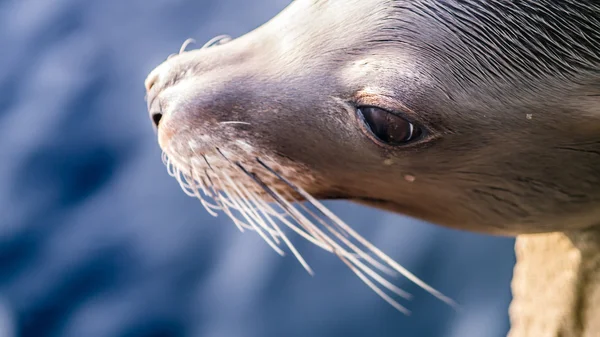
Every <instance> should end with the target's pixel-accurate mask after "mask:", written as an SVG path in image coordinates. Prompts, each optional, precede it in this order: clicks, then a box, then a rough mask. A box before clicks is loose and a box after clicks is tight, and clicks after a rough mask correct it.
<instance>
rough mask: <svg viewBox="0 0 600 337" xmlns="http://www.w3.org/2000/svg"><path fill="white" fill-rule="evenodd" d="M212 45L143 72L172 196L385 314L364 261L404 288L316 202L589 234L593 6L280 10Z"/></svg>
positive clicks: (594, 220)
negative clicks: (337, 261) (228, 221)
mask: <svg viewBox="0 0 600 337" xmlns="http://www.w3.org/2000/svg"><path fill="white" fill-rule="evenodd" d="M213 42H216V43H212V42H211V44H210V46H205V48H200V49H196V50H191V51H184V50H182V51H181V52H180V53H179V54H176V55H174V56H173V57H171V58H169V59H168V60H167V61H165V62H164V63H163V64H161V65H160V66H158V67H157V68H156V69H154V70H153V71H152V72H151V73H150V75H149V76H148V78H147V80H146V83H145V85H146V89H147V102H148V110H149V112H150V115H151V119H152V121H153V123H154V125H155V126H156V127H157V132H158V140H159V144H160V146H161V148H162V149H163V151H164V153H165V160H166V162H167V164H168V166H169V168H170V170H171V173H172V174H173V175H174V176H176V177H177V178H178V180H179V181H180V183H181V184H182V186H183V187H184V189H185V190H186V192H187V193H189V194H190V195H195V196H198V197H200V198H201V200H202V202H203V203H204V204H205V206H206V207H207V209H209V210H210V211H211V212H212V210H214V209H221V210H224V211H225V212H226V213H227V214H228V215H230V216H231V217H232V218H233V219H234V221H235V223H236V224H237V225H238V226H239V227H240V229H244V228H252V229H254V230H256V231H258V232H259V234H260V235H262V236H263V238H265V240H267V242H269V243H270V244H271V245H272V246H273V247H274V248H275V249H279V248H278V247H279V246H278V243H279V242H280V240H281V241H283V242H284V243H286V244H288V245H289V242H288V241H287V240H286V239H285V236H284V235H283V233H282V232H281V230H280V228H279V227H278V226H277V225H275V224H273V223H272V222H271V221H272V220H273V219H277V220H285V221H288V223H285V222H284V225H285V226H287V227H289V228H291V229H292V230H294V231H296V232H297V233H299V234H301V235H303V236H304V237H306V238H307V239H309V240H312V241H313V242H314V243H316V244H318V245H320V246H321V247H322V248H324V249H327V250H330V251H332V252H334V253H336V254H338V255H339V256H340V258H342V260H343V261H344V262H345V263H347V264H348V265H349V266H350V267H352V268H353V270H355V272H357V274H358V275H359V277H361V278H363V280H365V282H367V283H368V284H369V285H370V286H372V288H374V289H375V290H376V291H378V293H379V294H380V295H382V296H383V297H384V298H385V299H386V300H388V301H389V302H390V303H392V304H394V305H395V306H396V307H397V308H402V307H401V306H399V305H398V304H397V302H395V301H394V300H392V299H391V298H389V297H386V296H387V295H386V294H385V293H383V292H381V288H379V287H378V286H377V285H376V284H374V283H369V282H370V279H369V278H368V277H367V276H369V277H371V278H374V280H375V281H376V283H378V284H379V285H381V286H383V288H386V289H388V290H392V291H393V292H395V293H397V294H400V295H405V294H403V293H402V292H401V291H400V290H399V289H397V288H395V287H394V286H393V285H392V284H389V283H387V281H386V280H385V279H381V278H379V274H377V273H375V272H373V269H371V267H373V268H375V269H379V270H382V271H384V272H385V271H389V270H388V269H387V268H388V267H390V268H391V269H395V270H397V271H401V272H403V273H405V275H408V276H409V277H411V278H413V280H415V281H417V282H420V281H419V280H418V279H416V278H415V277H414V276H413V275H412V274H410V273H408V272H406V271H404V270H402V269H401V267H400V266H398V265H397V264H395V263H394V262H393V261H391V260H390V259H389V258H387V257H386V256H385V255H384V254H383V253H382V252H380V251H379V250H377V248H375V247H373V246H371V245H369V244H368V242H366V241H365V240H364V239H362V238H361V237H360V236H358V234H357V233H355V232H354V231H352V229H351V228H349V227H347V226H346V225H345V224H343V223H342V222H341V221H340V220H339V219H337V218H336V217H335V216H334V215H333V214H331V213H330V212H328V210H327V209H326V208H324V207H323V206H322V205H321V204H320V203H319V202H318V199H348V200H353V201H356V202H359V203H363V204H368V205H371V206H373V207H377V208H381V209H385V210H390V211H394V212H399V213H402V214H406V215H409V216H413V217H417V218H420V219H423V220H426V221H429V222H432V223H436V224H440V225H443V226H448V227H451V228H456V229H462V230H469V231H476V232H483V233H490V234H498V235H523V234H536V233H551V232H557V231H558V232H573V233H581V232H585V231H595V230H598V227H599V225H600V220H599V219H600V169H599V168H600V47H599V46H600V4H598V3H597V2H595V1H591V0H587V1H572V0H568V1H567V0H565V1H518V2H507V1H499V0H493V1H475V0H464V1H428V0H415V1H403V0H395V1H394V0H373V1H360V0H345V1H342V0H296V1H294V2H292V3H291V4H290V5H289V6H288V7H287V8H286V9H284V10H283V11H282V12H281V13H280V14H278V15H277V16H276V17H275V18H273V19H272V20H270V21H269V22H267V23H266V24H264V25H263V26H261V27H259V28H257V29H255V30H254V31H252V32H250V33H248V34H246V35H243V36H241V37H239V38H237V39H233V40H226V41H221V42H219V41H218V40H217V41H213ZM183 49H185V48H183ZM202 195H205V196H209V197H211V198H213V199H214V202H209V201H207V199H205V197H203V196H202ZM297 200H305V201H308V202H309V203H310V204H312V205H313V206H315V207H316V210H313V211H310V210H308V209H305V208H302V207H304V206H295V205H296V204H291V203H290V202H291V201H297ZM270 201H275V202H276V203H277V204H278V206H279V209H275V208H274V207H271V206H269V205H268V204H267V203H266V202H270ZM294 207H297V208H294ZM234 211H239V212H240V214H241V215H236V214H237V213H236V214H234V213H235V212H234ZM281 212H283V213H285V214H287V217H284V216H283V215H282V214H281ZM311 216H312V218H311V219H309V218H310V217H311ZM286 219H290V220H286ZM326 221H329V222H326ZM319 228H320V229H319ZM328 230H329V232H327V231H328ZM346 236H348V237H352V238H355V239H357V240H358V241H357V242H358V243H359V244H361V245H362V246H361V247H362V248H364V249H359V248H361V247H356V246H353V245H354V243H353V242H355V241H352V242H351V241H349V239H347V238H346ZM345 240H346V241H347V242H346V241H345ZM334 241H335V242H334ZM355 248H356V249H355ZM290 249H292V251H293V252H294V253H296V252H295V251H294V249H293V246H291V245H290ZM365 251H370V252H373V253H374V254H375V256H376V257H377V258H379V260H376V259H374V258H371V257H370V255H367V254H365V253H364V252H365ZM296 255H297V256H298V257H299V260H300V261H301V262H302V263H303V264H304V265H305V267H306V268H307V269H308V270H310V269H309V267H308V265H306V262H305V261H303V260H302V258H301V256H299V255H298V254H296ZM363 263H364V264H363ZM361 264H362V265H361ZM365 264H368V265H369V266H371V267H369V266H365ZM420 284H421V285H423V286H425V287H426V285H424V284H422V283H420ZM428 289H429V290H430V291H432V292H434V293H435V290H433V289H430V288H428ZM435 294H436V295H438V296H440V298H442V299H444V300H447V301H448V302H450V300H449V299H447V298H444V297H443V295H441V294H439V293H435ZM582 324H584V323H582Z"/></svg>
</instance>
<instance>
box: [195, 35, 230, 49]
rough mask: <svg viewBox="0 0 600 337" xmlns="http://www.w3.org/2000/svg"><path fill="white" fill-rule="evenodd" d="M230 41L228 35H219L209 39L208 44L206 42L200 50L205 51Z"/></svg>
mask: <svg viewBox="0 0 600 337" xmlns="http://www.w3.org/2000/svg"><path fill="white" fill-rule="evenodd" d="M229 41H231V37H230V36H229V35H219V36H215V37H213V38H212V39H210V40H209V41H208V42H206V43H205V44H204V45H203V46H202V47H201V48H200V49H206V48H210V47H213V46H218V45H220V44H223V43H226V42H229Z"/></svg>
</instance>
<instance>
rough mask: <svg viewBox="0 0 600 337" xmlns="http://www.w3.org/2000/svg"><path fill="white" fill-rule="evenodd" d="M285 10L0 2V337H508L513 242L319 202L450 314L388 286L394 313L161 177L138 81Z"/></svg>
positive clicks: (176, 3) (263, 0) (350, 280)
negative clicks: (395, 301) (195, 48)
mask: <svg viewBox="0 0 600 337" xmlns="http://www.w3.org/2000/svg"><path fill="white" fill-rule="evenodd" d="M288 2H289V0H288V1H283V0H251V1H244V0H129V1H122V0H102V1H99V0H98V1H89V0H87V1H84V0H4V1H0V46H1V47H0V50H1V52H0V65H1V66H0V67H1V68H0V140H2V141H1V142H0V149H1V154H2V164H1V165H0V266H1V268H0V337H14V336H24V337H30V336H31V337H34V336H35V337H45V336H61V337H62V336H64V337H105V336H106V337H108V336H110V337H115V336H116V337H121V336H122V337H134V336H135V337H163V336H164V337H166V336H169V337H170V336H210V337H255V336H256V337H272V336H273V337H280V336H302V337H307V336H311V337H312V336H344V337H353V336H409V337H410V336H432V337H436V336H453V337H465V336H505V334H506V332H507V331H508V315H507V308H508V304H509V301H510V288H509V286H510V277H511V274H512V266H513V263H514V254H513V247H512V245H513V240H512V239H507V238H494V237H489V236H482V235H475V234H470V233H463V232H458V231H451V230H448V229H444V228H440V227H437V226H433V225H430V224H425V223H422V222H418V221H416V220H412V219H407V218H405V217H401V216H399V215H394V214H389V213H384V212H380V211H376V210H373V209H368V208H366V207H359V206H357V205H353V204H350V203H346V202H333V203H329V205H330V206H331V207H332V209H333V210H334V211H335V212H337V213H338V214H339V215H340V216H341V217H342V218H343V219H345V220H346V221H347V222H348V223H350V224H351V225H352V226H353V227H354V228H356V229H357V230H358V231H359V232H360V233H362V234H364V235H365V236H366V237H367V238H369V239H370V240H372V241H373V242H374V243H375V244H376V245H378V246H379V247H380V248H381V249H382V250H383V251H385V252H387V253H388V254H389V255H390V256H392V258H394V259H395V260H396V261H398V262H400V263H401V264H402V265H404V266H405V267H407V268H408V269H409V270H411V271H413V272H414V273H416V274H417V275H418V276H420V277H421V278H422V279H424V280H425V281H426V282H429V283H430V284H432V285H433V286H434V287H436V288H438V289H440V290H441V291H443V292H444V293H445V294H447V295H449V296H451V297H452V298H453V299H455V300H457V301H458V302H459V303H460V304H461V305H462V311H455V310H453V309H452V308H450V307H448V306H447V305H445V304H443V303H442V302H440V301H438V300H437V299H435V298H434V297H432V296H431V295H429V294H427V293H426V292H424V291H423V290H421V289H419V288H418V287H416V286H415V285H414V284H411V283H410V282H408V281H406V280H403V279H400V280H399V281H398V284H399V285H401V286H402V287H403V288H405V289H407V290H408V291H410V292H412V293H413V294H414V295H415V298H414V299H413V300H412V301H410V302H406V301H405V302H402V303H403V304H404V305H406V306H407V307H408V308H409V309H410V310H412V311H413V314H412V316H404V315H402V314H400V313H399V312H397V311H395V310H394V309H393V308H392V307H391V306H389V305H388V304H387V303H385V302H384V301H383V300H381V299H380V298H379V297H378V296H376V295H375V294H374V293H373V292H372V291H371V290H370V289H369V288H368V287H367V286H366V285H364V284H363V283H361V281H360V280H359V279H358V278H357V277H356V276H355V275H354V274H352V273H351V272H350V271H349V270H348V269H347V267H346V266H345V265H344V264H343V263H341V262H340V261H339V260H338V259H337V258H336V257H335V256H333V255H331V254H329V253H327V252H324V251H322V250H320V249H318V248H316V247H314V246H311V245H310V244H309V243H307V242H304V241H303V240H301V239H300V238H297V237H293V241H294V243H295V244H296V245H297V247H298V248H299V250H300V251H301V252H303V254H304V256H305V257H306V259H307V260H308V262H309V263H310V264H311V266H312V267H313V269H314V270H315V272H316V276H315V277H311V276H309V275H308V274H307V273H306V272H305V271H304V270H303V269H302V267H301V266H300V264H298V263H297V261H295V260H294V259H293V257H292V256H291V255H288V256H287V257H285V258H281V257H279V256H278V255H277V254H275V253H274V252H273V251H272V250H271V249H270V248H269V247H268V246H267V244H265V243H264V242H263V241H262V240H261V238H260V237H259V236H258V235H256V234H255V233H248V234H242V233H240V232H238V231H237V229H236V228H235V226H234V225H233V224H232V223H231V221H230V220H229V219H228V218H227V217H225V216H220V217H218V218H212V217H211V216H209V215H208V214H207V213H206V212H205V211H204V209H203V208H202V207H201V205H200V204H199V203H198V202H197V201H195V200H193V199H191V198H188V197H187V196H185V195H184V194H183V192H181V191H180V189H179V186H178V184H177V182H176V181H175V180H174V179H172V178H171V177H169V176H168V175H167V173H166V170H165V168H164V166H163V164H162V163H161V160H160V150H159V147H158V145H157V142H156V139H155V135H154V132H153V131H152V128H151V124H150V121H149V119H148V117H147V112H146V107H145V102H144V88H143V80H144V78H145V77H146V75H147V74H148V72H149V71H150V70H152V68H154V67H155V66H156V65H158V64H159V63H160V62H161V61H163V60H164V59H165V58H166V57H167V55H168V54H170V53H173V52H176V51H178V50H179V47H180V45H181V43H182V42H183V41H184V40H185V39H186V38H188V37H192V38H195V39H196V40H197V41H198V43H199V44H202V43H203V42H205V41H207V40H209V39H210V38H212V37H213V36H215V35H218V34H222V33H226V34H230V35H232V36H234V37H235V36H239V35H241V34H243V33H245V32H247V31H249V30H251V29H253V28H255V27H257V26H258V25H260V24H262V23H263V22H265V21H266V20H268V19H269V18H271V17H272V16H273V15H275V14H276V13H277V12H279V11H280V10H281V9H282V8H283V7H284V6H286V5H287V4H288Z"/></svg>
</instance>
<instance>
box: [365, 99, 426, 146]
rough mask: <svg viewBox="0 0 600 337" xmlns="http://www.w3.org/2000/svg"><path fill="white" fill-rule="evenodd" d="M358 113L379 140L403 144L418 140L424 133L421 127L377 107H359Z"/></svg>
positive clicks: (392, 143)
mask: <svg viewBox="0 0 600 337" xmlns="http://www.w3.org/2000/svg"><path fill="white" fill-rule="evenodd" d="M358 115H359V117H361V119H362V120H363V121H364V123H365V126H366V127H367V128H368V129H369V130H370V131H371V133H372V134H373V135H374V136H375V137H376V138H378V139H379V141H381V142H383V143H386V144H390V145H402V144H406V143H409V142H411V141H413V140H417V139H419V138H420V137H421V135H422V134H423V132H422V130H421V128H419V127H418V126H416V125H414V124H412V123H411V122H409V121H407V120H406V119H404V118H402V117H400V116H398V115H395V114H393V113H391V112H389V111H386V110H383V109H380V108H376V107H359V108H358Z"/></svg>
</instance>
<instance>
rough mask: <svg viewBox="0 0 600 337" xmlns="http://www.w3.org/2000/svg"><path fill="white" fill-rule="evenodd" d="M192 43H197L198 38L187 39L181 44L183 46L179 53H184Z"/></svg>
mask: <svg viewBox="0 0 600 337" xmlns="http://www.w3.org/2000/svg"><path fill="white" fill-rule="evenodd" d="M190 43H196V40H194V39H187V40H185V41H183V44H182V45H181V48H179V55H181V54H183V52H184V51H185V49H186V48H187V47H188V46H189V45H190Z"/></svg>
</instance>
